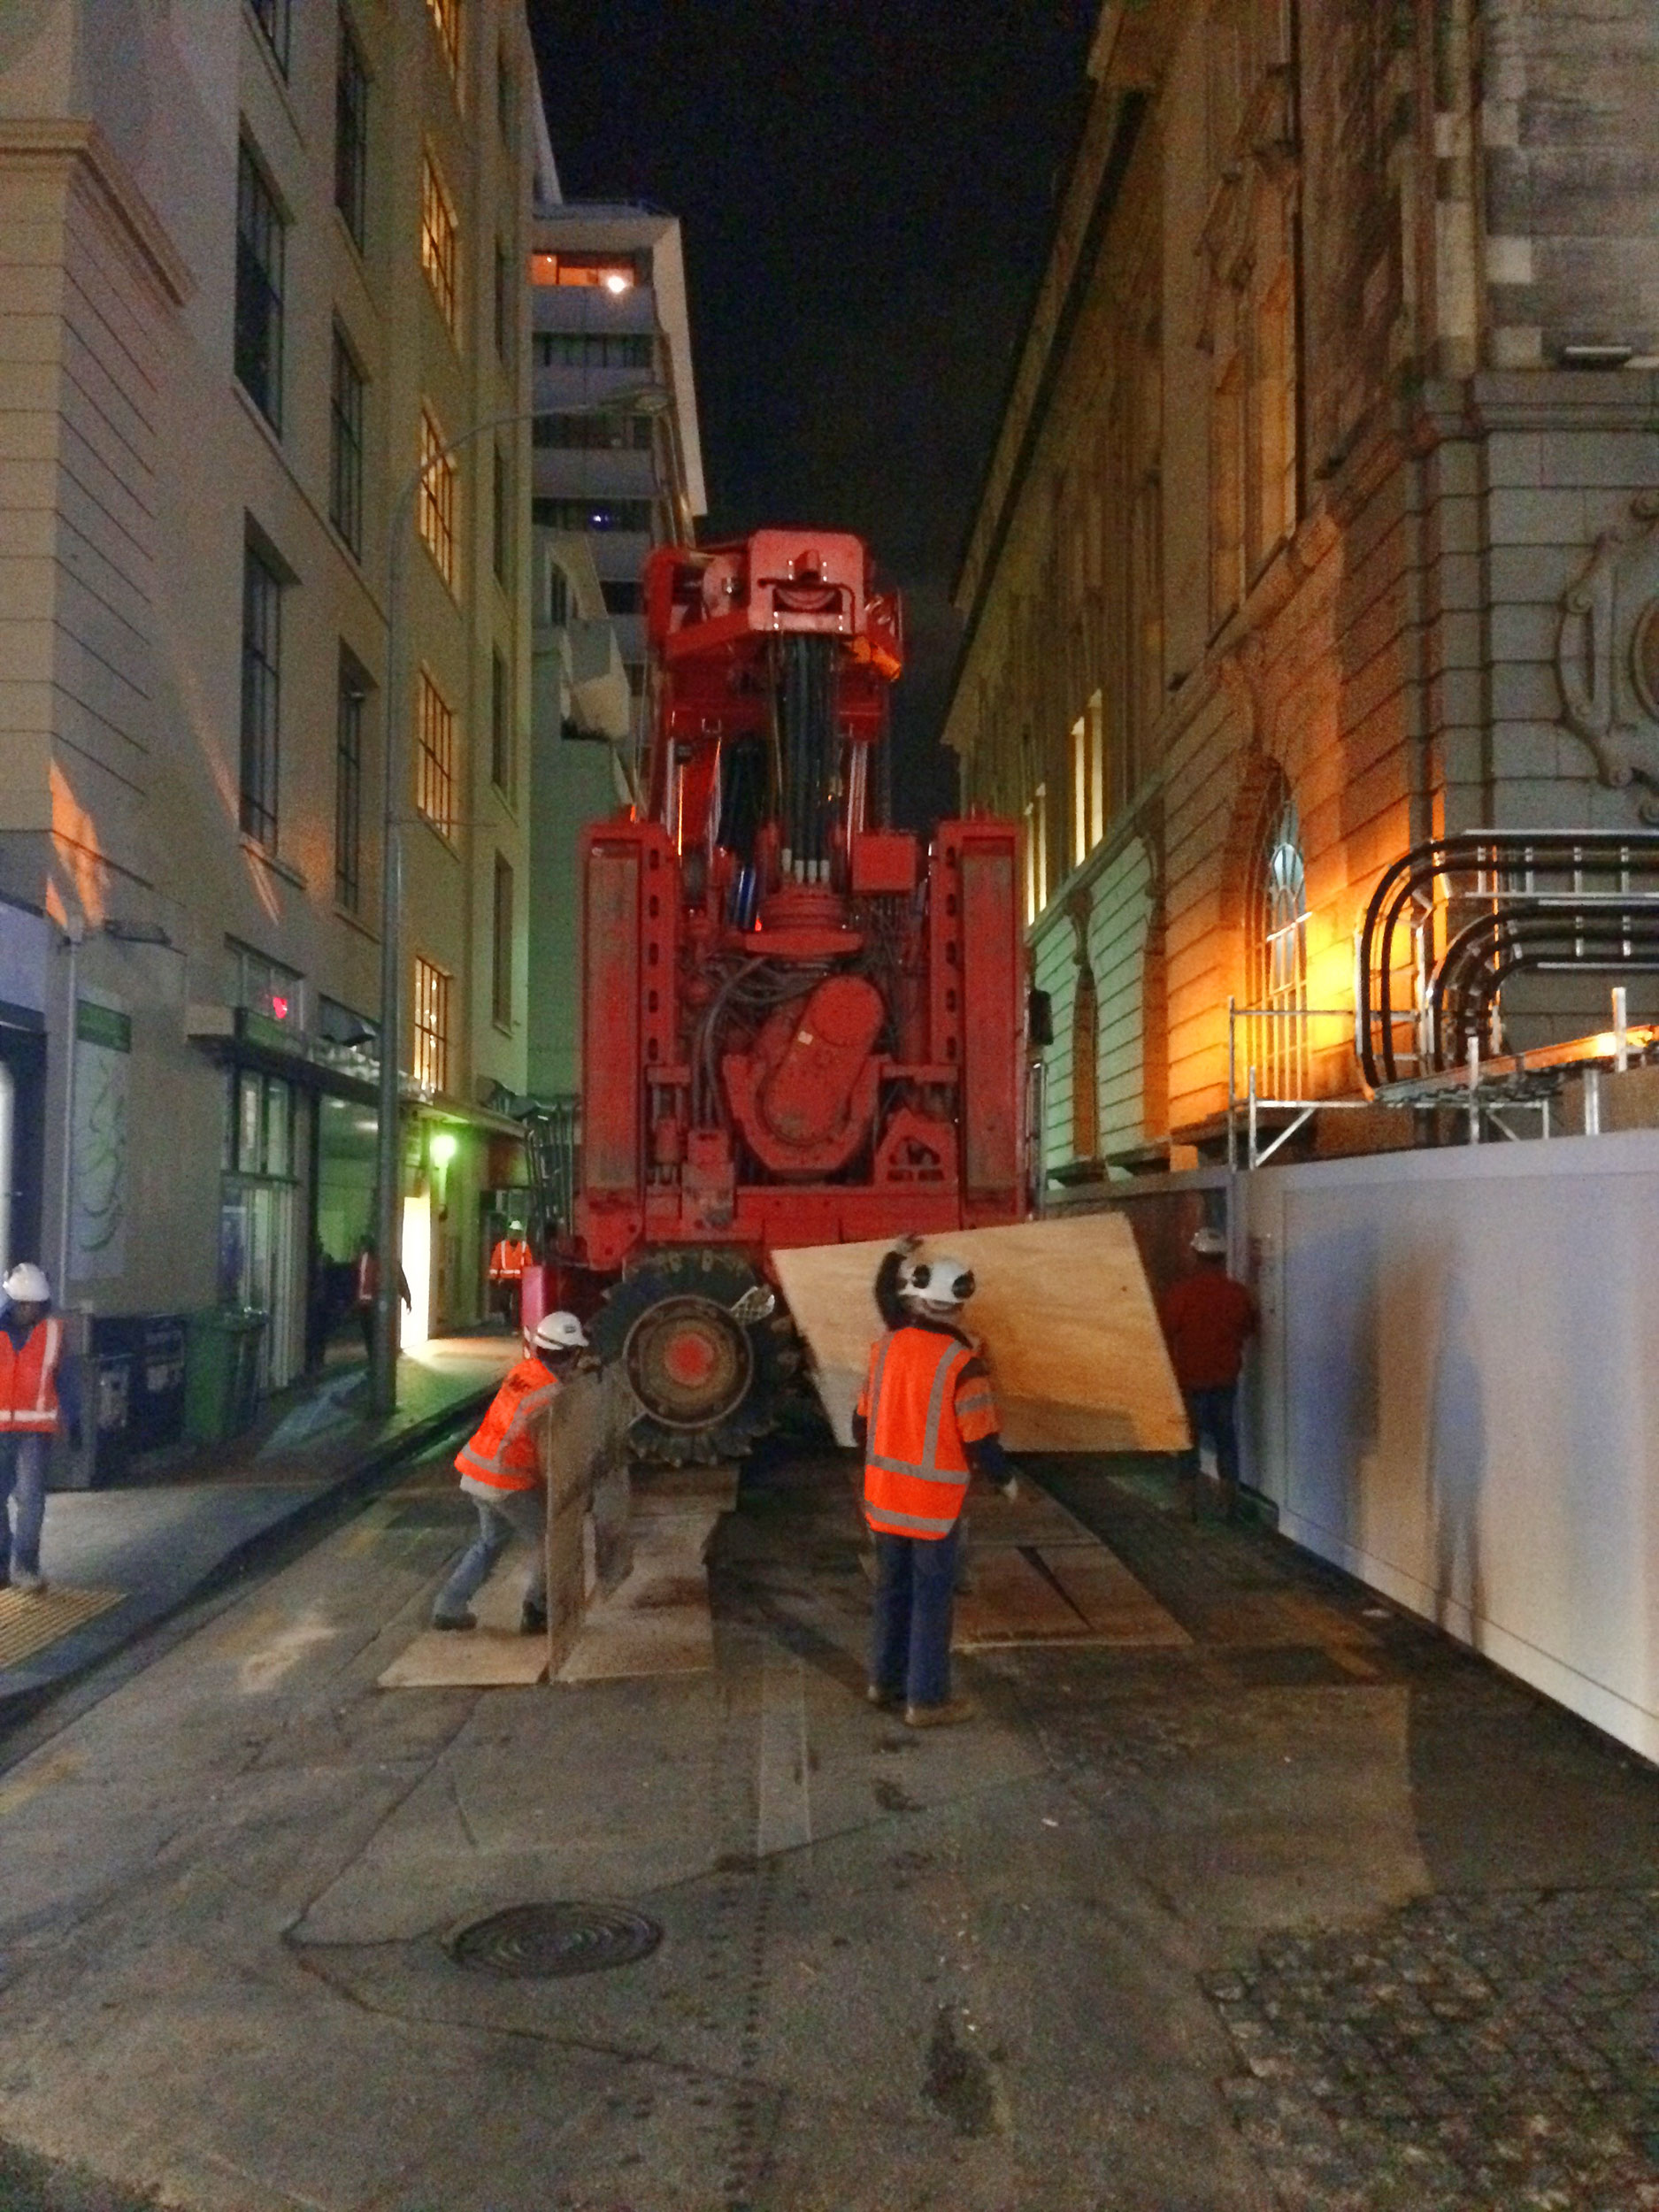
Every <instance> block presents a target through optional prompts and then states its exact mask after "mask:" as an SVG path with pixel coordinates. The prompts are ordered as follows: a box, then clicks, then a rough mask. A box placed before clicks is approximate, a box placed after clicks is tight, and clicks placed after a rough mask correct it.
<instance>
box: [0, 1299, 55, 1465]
mask: <svg viewBox="0 0 1659 2212" xmlns="http://www.w3.org/2000/svg"><path fill="white" fill-rule="evenodd" d="M63 1342H64V1325H63V1323H62V1322H61V1321H60V1320H59V1319H58V1317H57V1315H56V1314H52V1315H50V1316H49V1317H47V1319H46V1320H44V1321H37V1322H36V1323H35V1326H34V1327H33V1328H32V1329H31V1330H30V1331H29V1333H28V1334H27V1336H26V1337H25V1338H24V1340H23V1342H22V1344H21V1346H20V1347H14V1346H13V1344H12V1339H11V1338H10V1337H9V1336H8V1335H7V1334H6V1333H5V1331H4V1329H0V1434H4V1435H9V1436H16V1435H18V1434H19V1433H22V1434H24V1435H28V1436H50V1434H51V1432H52V1431H53V1430H54V1429H55V1428H56V1427H57V1426H58V1354H59V1352H60V1351H61V1350H62V1349H63Z"/></svg>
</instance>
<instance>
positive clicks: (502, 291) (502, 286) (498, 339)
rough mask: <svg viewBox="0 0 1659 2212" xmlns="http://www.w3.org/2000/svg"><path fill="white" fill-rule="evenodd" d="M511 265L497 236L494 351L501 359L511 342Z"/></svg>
mask: <svg viewBox="0 0 1659 2212" xmlns="http://www.w3.org/2000/svg"><path fill="white" fill-rule="evenodd" d="M511 267H512V262H511V258H510V257H509V256H508V252H507V249H506V246H505V245H504V244H503V242H502V240H500V239H499V238H498V239H497V240H496V241H495V353H496V357H497V358H498V359H500V360H502V361H505V359H506V358H507V352H508V348H509V347H510V345H511V342H512V315H511V304H510V303H511V296H512V293H511V284H510V282H509V273H510V271H511Z"/></svg>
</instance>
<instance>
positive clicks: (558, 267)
mask: <svg viewBox="0 0 1659 2212" xmlns="http://www.w3.org/2000/svg"><path fill="white" fill-rule="evenodd" d="M530 281H531V283H532V284H534V285H537V286H548V285H571V284H574V285H580V286H581V287H583V288H587V289H594V288H597V289H598V290H600V291H603V292H609V293H610V294H611V297H612V298H613V299H620V297H621V296H622V295H623V294H624V293H625V292H631V291H632V290H633V289H634V286H635V285H636V284H637V283H639V281H640V265H639V263H638V262H637V260H636V259H635V258H634V256H633V255H632V254H631V253H629V254H618V253H533V254H532V255H531V257H530Z"/></svg>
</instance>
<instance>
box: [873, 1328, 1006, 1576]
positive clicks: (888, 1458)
mask: <svg viewBox="0 0 1659 2212" xmlns="http://www.w3.org/2000/svg"><path fill="white" fill-rule="evenodd" d="M858 1410H859V1413H860V1414H861V1415H862V1416H863V1417H864V1518H865V1520H866V1521H868V1522H869V1524H870V1525H871V1527H872V1529H874V1530H875V1531H876V1532H878V1533H879V1534H880V1535H883V1536H920V1537H925V1538H927V1539H930V1540H939V1539H940V1538H942V1537H946V1536H949V1533H950V1532H951V1530H952V1529H953V1528H955V1526H956V1516H957V1515H958V1514H959V1513H960V1512H961V1510H962V1504H963V1500H964V1498H965V1497H966V1496H967V1494H968V1475H969V1467H968V1453H967V1447H968V1446H969V1445H970V1444H978V1443H979V1442H981V1441H982V1440H984V1439H985V1438H986V1437H987V1436H995V1434H996V1432H997V1426H998V1424H997V1418H996V1401H995V1398H994V1397H993V1395H992V1394H991V1381H990V1378H989V1376H988V1375H987V1373H986V1371H985V1369H984V1367H983V1366H982V1365H981V1364H980V1363H979V1356H978V1354H977V1353H975V1352H974V1351H973V1350H972V1348H971V1347H970V1346H968V1345H966V1344H964V1342H963V1341H962V1340H961V1338H960V1337H956V1336H946V1335H944V1334H943V1333H941V1332H940V1331H939V1330H936V1329H924V1328H917V1327H914V1326H910V1327H905V1328H902V1329H895V1330H894V1331H893V1333H891V1334H890V1335H888V1336H884V1337H882V1338H881V1339H880V1340H879V1342H878V1343H876V1344H875V1345H873V1346H872V1348H871V1353H870V1371H869V1374H868V1376H867V1378H866V1379H865V1382H864V1393H863V1395H862V1396H861V1397H860V1398H859V1401H858Z"/></svg>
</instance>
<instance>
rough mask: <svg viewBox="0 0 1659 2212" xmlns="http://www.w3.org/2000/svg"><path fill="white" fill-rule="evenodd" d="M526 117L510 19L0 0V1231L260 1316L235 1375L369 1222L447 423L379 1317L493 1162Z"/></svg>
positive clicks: (302, 1311) (422, 1286) (460, 1277)
mask: <svg viewBox="0 0 1659 2212" xmlns="http://www.w3.org/2000/svg"><path fill="white" fill-rule="evenodd" d="M539 144H540V145H541V146H542V147H544V146H545V127H544V126H543V124H542V122H541V111H540V99H539V93H538V90H537V88H536V79H535V69H534V57H533V54H532V51H531V48H530V42H529V38H528V35H527V30H526V23H525V20H524V11H523V8H522V5H521V4H518V0H328V4H314V0H229V4H226V0H211V4H207V0H200V4H184V5H178V4H175V5H173V6H172V7H169V8H157V7H153V6H149V5H141V4H138V0H114V4H111V0H24V4H22V5H20V6H18V7H12V8H8V9H6V10H5V11H4V12H3V17H0V555H3V556H4V558H3V559H0V567H3V568H4V588H3V589H0V900H3V901H4V903H3V904H0V972H3V973H0V1002H4V1004H0V1048H4V1057H5V1059H6V1061H7V1063H8V1064H9V1065H11V1066H12V1069H13V1075H12V1093H13V1101H14V1103H15V1105H16V1107H17V1116H16V1120H15V1125H14V1128H13V1131H12V1164H13V1165H14V1166H15V1169H16V1172H15V1174H13V1175H12V1178H11V1181H12V1187H13V1188H14V1190H15V1192H16V1196H15V1199H14V1202H13V1207H12V1221H11V1224H10V1249H11V1251H12V1255H13V1256H18V1255H20V1254H23V1253H26V1252H27V1253H28V1254H31V1255H33V1254H35V1253H38V1254H39V1255H40V1256H41V1257H42V1258H43V1259H44V1260H45V1262H46V1263H47V1265H48V1268H49V1270H50V1271H51V1272H52V1273H53V1274H54V1276H58V1277H60V1278H63V1279H64V1289H65V1293H66V1295H67V1298H68V1300H69V1302H71V1303H72V1305H73V1306H76V1307H79V1308H81V1309H82V1310H86V1311H88V1312H89V1313H92V1314H94V1315H95V1316H96V1317H98V1318H99V1319H100V1320H102V1319H103V1318H104V1317H111V1316H136V1315H146V1314H148V1315H156V1314H164V1315H165V1314H178V1313H181V1312H187V1311H189V1310H195V1309H203V1308H211V1307H212V1306H213V1305H214V1303H215V1302H217V1301H220V1300H223V1301H225V1302H231V1303H244V1302H245V1303H250V1304H254V1305H257V1306H258V1307H260V1308H261V1309H262V1310H265V1311H266V1312H267V1314H268V1316H269V1327H268V1332H267V1336H266V1371H267V1375H268V1379H269V1380H270V1381H271V1382H273V1383H281V1382H283V1381H285V1380H286V1379H288V1377H289V1376H290V1375H292V1374H293V1373H294V1372H295V1371H296V1369H297V1367H298V1366H299V1364H300V1363H301V1361H302V1359H303V1355H304V1350H305V1344H304V1339H305V1336H306V1333H307V1322H308V1315H310V1313H311V1308H312V1304H313V1301H314V1297H315V1292H316V1275H315V1271H314V1267H313V1264H312V1263H313V1256H314V1255H316V1254H317V1253H319V1251H320V1252H326V1255H327V1256H328V1257H329V1258H331V1259H333V1260H334V1261H335V1262H342V1261H346V1260H349V1258H350V1257H351V1256H352V1255H353V1253H354V1252H355V1250H356V1248H357V1239H358V1238H359V1236H360V1235H361V1233H363V1231H364V1230H365V1228H366V1227H367V1226H368V1223H369V1220H370V1200H371V1189H372V1176H373V1144H374V1131H375V1118H374V1112H375V1109H374V1095H375V1094H374V1087H373V1085H374V1072H375V1065H376V1063H377V1060H378V1049H379V1048H378V1034H379V1032H378V1025H377V1017H378V1013H379V1008H380V982H379V961H380V946H379V933H380V878H381V837H380V822H381V812H382V807H381V783H380V776H381V769H382V762H383V751H382V743H381V731H382V725H383V720H384V717H385V711H386V698H387V687H388V669H387V633H388V536H389V533H390V529H391V525H392V521H393V518H394V515H395V513H396V501H397V498H398V495H399V490H400V488H401V487H403V486H404V485H406V484H407V483H408V481H409V480H410V478H411V473H412V472H414V471H415V470H416V468H417V466H418V465H419V464H420V463H422V462H423V461H424V460H426V458H428V457H431V456H433V455H434V454H436V453H439V452H441V451H442V450H443V449H447V448H448V447H449V446H451V445H454V446H455V450H454V452H453V457H452V458H450V459H449V460H446V461H445V462H444V463H443V465H442V467H440V468H437V469H435V470H434V473H433V475H432V477H431V479H430V480H429V490H428V493H427V495H425V496H423V497H422V498H420V499H419V500H416V501H415V502H414V503H413V512H412V514H411V518H410V519H411V528H410V530H409V534H408V539H407V542H406V547H405V552H404V558H403V588H402V607H403V617H404V627H403V638H404V649H403V653H402V655H401V656H400V668H399V680H398V694H399V695H398V696H397V697H396V700H395V701H394V706H395V709H396V721H397V726H399V728H400V729H401V730H402V731H403V733H404V741H403V744H402V746H401V747H400V749H399V757H398V784H399V787H398V788H397V789H396V790H395V792H394V794H393V800H394V806H395V809H396V813H397V815H398V818H400V819H401V821H402V823H403V837H402V841H403V943H404V949H405V954H406V957H405V960H404V974H403V979H402V985H403V992H404V1002H403V1035H404V1037H405V1039H406V1040H407V1059H406V1065H407V1068H408V1073H409V1079H410V1080H409V1091H408V1096H409V1099H410V1106H411V1115H410V1123H409V1128H408V1132H407V1139H406V1144H405V1158H406V1162H407V1173H408V1178H409V1181H408V1194H409V1199H410V1216H411V1221H412V1222H413V1223H414V1225H415V1230H414V1240H413V1241H412V1242H411V1245H410V1247H409V1248H408V1249H407V1251H406V1253H405V1255H404V1257H405V1264H406V1267H407V1270H408V1271H409V1273H410V1276H411V1289H412V1290H413V1292H414V1294H415V1309H416V1316H417V1319H418V1322H419V1323H425V1322H426V1321H428V1320H429V1321H430V1323H431V1325H433V1326H434V1327H436V1326H438V1325H442V1324H444V1323H449V1322H458V1321H466V1320H470V1319H472V1318H474V1317H476V1316H477V1315H478V1313H479V1312H480V1307H481V1302H482V1294H483V1249H484V1245H485V1240H486V1238H487V1235H488V1222H487V1220H486V1218H485V1204H486V1202H485V1193H486V1192H487V1191H488V1188H489V1187H492V1186H493V1185H494V1184H496V1183H499V1182H504V1181H506V1180H508V1179H509V1175H508V1171H507V1170H506V1169H505V1167H504V1166H503V1164H502V1147H503V1142H504V1141H505V1139H506V1133H507V1132H508V1131H510V1130H511V1127H512V1125H511V1123H510V1122H507V1121H505V1120H504V1119H503V1118H501V1117H500V1116H498V1115H496V1114H495V1113H494V1112H492V1111H491V1110H489V1107H488V1101H489V1100H490V1099H492V1098H494V1097H498V1096H499V1095H500V1094H503V1093H516V1092H518V1091H521V1090H522V1088H523V1084H524V1016H525V993H526V972H525V970H526V963H525V956H524V942H525V917H526V907H527V901H526V895H525V893H526V878H527V872H528V852H527V841H526V821H527V808H526V750H527V749H526V746H525V745H524V744H523V742H522V741H521V737H522V733H523V730H524V728H525V726H526V722H527V717H528V687H529V621H528V572H529V559H528V550H529V548H528V532H529V502H528V481H529V456H530V439H529V430H528V424H527V422H526V421H524V420H521V419H519V418H521V417H522V416H523V415H524V412H525V411H526V409H527V408H528V405H529V374H528V358H527V353H526V346H525V344H524V342H523V330H524V321H525V308H524V296H523V285H522V279H521V272H522V270H523V268H524V266H525V259H526V253H527V250H528V226H529V219H530V210H531V206H532V201H533V176H534V165H535V163H536V160H537V157H538V145H539ZM491 422H494V423H495V424H496V425H497V426H496V427H495V428H493V429H490V430H488V431H487V432H486V434H482V435H478V436H472V435H471V433H472V430H473V428H474V426H478V425H480V424H489V423H491ZM457 442H459V443H457ZM439 1140H442V1141H439ZM434 1142H435V1149H434ZM4 1180H6V1178H4V1177H0V1181H4Z"/></svg>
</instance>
